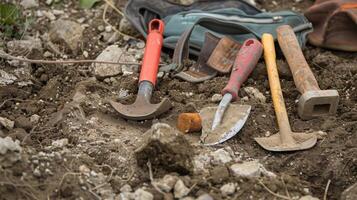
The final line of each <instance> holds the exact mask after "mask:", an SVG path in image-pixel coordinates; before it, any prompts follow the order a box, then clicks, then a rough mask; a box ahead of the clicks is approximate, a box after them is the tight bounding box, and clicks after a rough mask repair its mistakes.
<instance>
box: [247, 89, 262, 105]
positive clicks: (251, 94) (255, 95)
mask: <svg viewBox="0 0 357 200" xmlns="http://www.w3.org/2000/svg"><path fill="white" fill-rule="evenodd" d="M244 91H245V92H246V93H247V94H248V95H249V97H250V98H253V99H255V100H257V101H258V102H260V103H265V102H266V97H265V96H264V95H263V94H262V93H261V92H260V91H259V90H258V89H257V88H254V87H245V88H244Z"/></svg>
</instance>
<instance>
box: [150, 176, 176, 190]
mask: <svg viewBox="0 0 357 200" xmlns="http://www.w3.org/2000/svg"><path fill="white" fill-rule="evenodd" d="M177 180H178V177H176V176H172V175H165V176H164V177H163V178H162V179H160V180H159V181H157V182H156V183H155V184H156V186H157V187H158V188H160V189H161V190H162V191H164V192H170V191H171V190H172V189H173V188H174V186H175V184H176V182H177Z"/></svg>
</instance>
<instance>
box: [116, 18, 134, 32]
mask: <svg viewBox="0 0 357 200" xmlns="http://www.w3.org/2000/svg"><path fill="white" fill-rule="evenodd" d="M119 31H120V32H123V33H125V34H132V33H135V28H134V27H133V25H131V23H130V22H129V21H128V20H127V19H126V18H125V17H123V18H122V19H121V20H120V23H119Z"/></svg>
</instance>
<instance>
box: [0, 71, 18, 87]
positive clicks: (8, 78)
mask: <svg viewBox="0 0 357 200" xmlns="http://www.w3.org/2000/svg"><path fill="white" fill-rule="evenodd" d="M16 80H17V77H16V76H14V75H12V74H9V73H7V72H6V71H4V70H1V69H0V85H9V84H12V83H14V82H15V81H16Z"/></svg>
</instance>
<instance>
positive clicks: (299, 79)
mask: <svg viewBox="0 0 357 200" xmlns="http://www.w3.org/2000/svg"><path fill="white" fill-rule="evenodd" d="M276 32H277V36H278V42H279V45H280V48H281V50H282V51H283V53H284V56H285V58H286V60H287V62H288V64H289V67H290V70H291V73H292V74H293V78H294V82H295V85H296V87H297V89H298V90H299V91H300V93H301V94H304V93H305V92H307V91H315V90H320V88H319V85H318V83H317V81H316V79H315V76H314V74H313V73H312V71H311V69H310V67H309V65H308V64H307V62H306V59H305V57H304V54H303V53H302V50H301V48H300V46H299V43H298V40H297V38H296V36H295V33H294V31H293V29H292V28H291V27H290V26H289V25H282V26H279V27H278V28H277V29H276Z"/></svg>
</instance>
